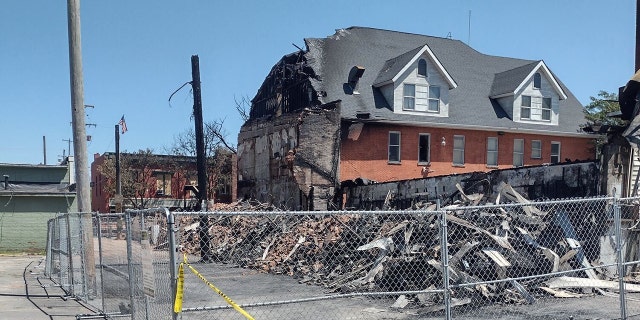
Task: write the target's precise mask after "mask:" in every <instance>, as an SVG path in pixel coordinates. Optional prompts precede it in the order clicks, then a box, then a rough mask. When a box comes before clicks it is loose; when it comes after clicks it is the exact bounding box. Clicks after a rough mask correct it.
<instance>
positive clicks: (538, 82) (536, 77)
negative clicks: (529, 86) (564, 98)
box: [533, 72, 542, 89]
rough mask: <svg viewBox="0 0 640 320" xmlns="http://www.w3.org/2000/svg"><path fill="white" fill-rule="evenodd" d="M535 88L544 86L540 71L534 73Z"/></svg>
mask: <svg viewBox="0 0 640 320" xmlns="http://www.w3.org/2000/svg"><path fill="white" fill-rule="evenodd" d="M533 88H534V89H540V88H542V75H541V74H540V72H536V73H534V74H533Z"/></svg>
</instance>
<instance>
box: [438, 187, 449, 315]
mask: <svg viewBox="0 0 640 320" xmlns="http://www.w3.org/2000/svg"><path fill="white" fill-rule="evenodd" d="M436 210H440V199H438V200H437V201H436ZM440 217H441V218H440V224H441V226H440V228H441V229H440V230H441V234H440V242H441V243H440V254H441V255H442V276H443V277H442V280H443V282H444V284H443V289H444V315H445V319H447V320H450V319H451V294H450V293H451V291H450V288H449V240H448V238H447V232H448V231H447V213H446V212H445V211H441V212H440Z"/></svg>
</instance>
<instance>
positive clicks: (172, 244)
mask: <svg viewBox="0 0 640 320" xmlns="http://www.w3.org/2000/svg"><path fill="white" fill-rule="evenodd" d="M164 213H165V215H166V216H167V236H168V239H167V240H168V241H169V245H168V247H169V248H168V249H169V273H170V275H169V276H170V277H171V306H170V307H171V315H172V319H173V320H176V319H178V314H177V313H175V312H174V310H173V305H174V304H175V302H176V285H177V283H176V282H177V281H178V280H177V279H178V275H177V270H176V262H177V261H178V260H177V259H176V234H175V232H174V230H173V228H174V224H175V217H174V216H173V212H171V211H169V209H167V208H164Z"/></svg>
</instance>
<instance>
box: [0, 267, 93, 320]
mask: <svg viewBox="0 0 640 320" xmlns="http://www.w3.org/2000/svg"><path fill="white" fill-rule="evenodd" d="M64 295H65V293H64V291H63V290H62V289H60V288H59V287H57V286H55V284H54V283H53V282H52V281H50V280H49V279H48V278H47V277H46V276H45V275H44V257H42V256H29V255H16V256H11V255H0V314H1V315H2V318H3V319H18V320H21V319H24V320H40V319H42V320H50V319H56V320H58V319H77V318H76V315H77V314H93V313H94V312H93V311H92V310H90V309H88V308H87V307H85V306H83V305H81V304H80V303H79V302H77V301H75V300H72V299H66V300H65V299H64V298H63V297H64Z"/></svg>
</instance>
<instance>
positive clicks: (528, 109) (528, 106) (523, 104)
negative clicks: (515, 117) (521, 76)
mask: <svg viewBox="0 0 640 320" xmlns="http://www.w3.org/2000/svg"><path fill="white" fill-rule="evenodd" d="M525 98H528V100H529V103H528V104H526V105H525V103H524V101H525ZM532 100H533V97H531V96H527V95H522V96H521V97H520V119H526V120H531V103H532ZM524 110H527V112H528V113H529V115H528V116H526V117H525V116H523V113H524V112H523V111H524Z"/></svg>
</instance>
